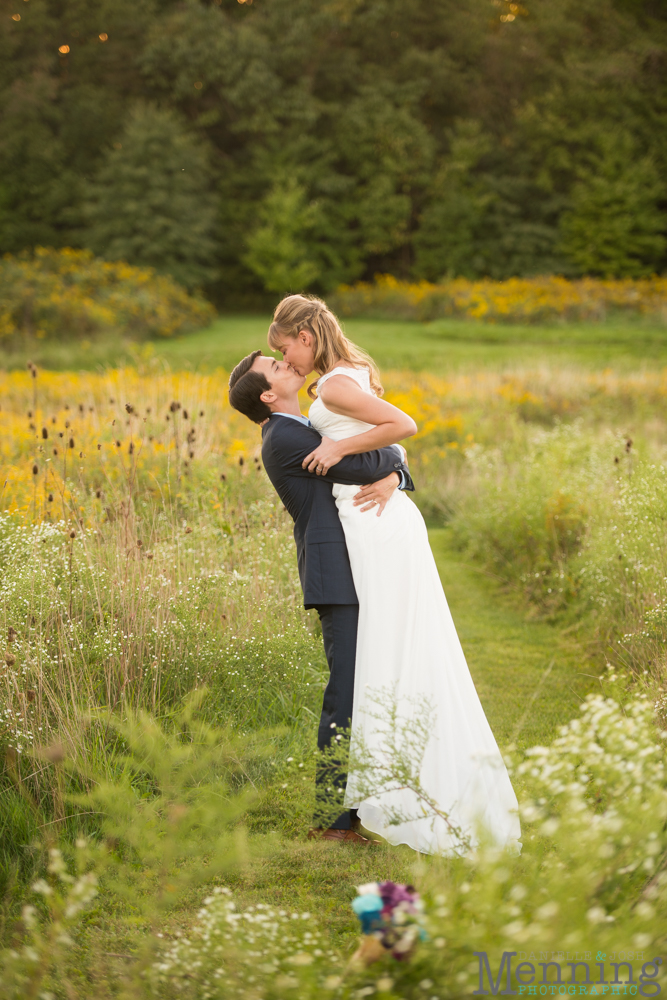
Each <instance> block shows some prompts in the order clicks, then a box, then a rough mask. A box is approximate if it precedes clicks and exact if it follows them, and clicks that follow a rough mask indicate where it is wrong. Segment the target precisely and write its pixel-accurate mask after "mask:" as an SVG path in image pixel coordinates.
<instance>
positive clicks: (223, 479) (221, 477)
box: [220, 472, 227, 483]
mask: <svg viewBox="0 0 667 1000" xmlns="http://www.w3.org/2000/svg"><path fill="white" fill-rule="evenodd" d="M220 479H221V480H222V481H223V483H226V482H227V476H226V475H225V474H224V472H221V473H220Z"/></svg>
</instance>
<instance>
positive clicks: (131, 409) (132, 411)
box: [125, 403, 134, 413]
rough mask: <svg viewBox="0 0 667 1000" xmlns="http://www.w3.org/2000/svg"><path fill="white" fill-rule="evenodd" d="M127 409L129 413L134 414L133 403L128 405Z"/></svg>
mask: <svg viewBox="0 0 667 1000" xmlns="http://www.w3.org/2000/svg"><path fill="white" fill-rule="evenodd" d="M125 409H126V410H127V412H128V413H134V407H133V406H132V404H131V403H126V404H125Z"/></svg>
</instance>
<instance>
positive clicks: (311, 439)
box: [262, 413, 414, 829]
mask: <svg viewBox="0 0 667 1000" xmlns="http://www.w3.org/2000/svg"><path fill="white" fill-rule="evenodd" d="M262 437H263V442H262V460H263V462H264V468H265V469H266V472H267V475H268V477H269V479H270V480H271V482H272V483H273V485H274V487H275V489H276V492H277V493H278V496H279V497H280V499H281V500H282V502H283V503H284V505H285V507H286V508H287V511H288V512H289V514H290V516H291V518H292V520H293V521H294V540H295V542H296V551H297V558H298V564H299V578H300V580H301V587H302V589H303V603H304V607H306V608H316V609H317V612H318V614H319V616H320V620H321V622H322V638H323V641H324V650H325V653H326V657H327V663H328V664H329V683H328V684H327V687H326V690H325V692H324V699H323V704H322V716H321V719H320V727H319V731H318V740H317V743H318V746H319V747H320V749H322V748H323V747H325V746H328V745H329V743H330V741H331V739H332V737H333V736H334V735H335V733H336V728H337V727H341V728H345V727H346V726H349V725H350V721H351V718H352V698H353V694H354V663H355V657H356V645H357V622H358V618H359V602H358V600H357V593H356V591H355V589H354V581H353V579H352V570H351V569H350V560H349V557H348V554H347V546H346V544H345V533H344V531H343V526H342V524H341V523H340V518H339V516H338V508H337V507H336V502H335V500H334V498H333V496H332V493H331V487H332V484H333V483H342V484H344V485H359V486H363V485H365V484H367V483H374V482H377V481H378V480H379V479H384V478H385V476H388V475H389V474H390V473H391V472H397V473H399V475H400V474H401V473H403V478H404V487H403V488H404V489H408V490H412V489H414V485H413V483H412V479H411V478H410V473H409V472H408V468H407V466H406V465H405V463H404V462H403V461H402V460H401V459H400V457H399V455H398V452H397V451H396V450H395V449H394V448H380V449H378V450H377V451H368V452H365V453H364V454H362V455H348V456H347V457H346V458H343V459H342V460H341V461H340V462H339V463H338V464H337V465H335V466H333V468H332V469H330V470H329V473H328V474H327V475H323V476H317V475H315V473H312V472H308V471H307V470H306V469H303V468H302V467H301V463H302V462H303V460H304V458H305V457H306V455H308V454H310V452H311V451H314V449H315V448H317V446H318V445H319V443H320V441H321V440H322V439H321V437H320V435H319V434H318V433H317V431H316V430H314V428H312V427H307V426H306V425H305V424H303V423H301V422H300V421H299V420H295V419H292V418H291V417H288V416H282V415H280V414H275V413H274V414H272V416H271V419H270V420H269V422H268V423H267V424H265V425H264V427H263V429H262ZM374 516H375V515H374V514H372V513H371V512H370V511H369V513H368V517H374ZM341 781H344V778H343V776H342V775H340V774H338V775H333V776H332V774H331V773H330V772H327V771H326V770H324V769H322V768H320V770H319V771H318V775H317V784H318V789H319V795H320V796H321V797H322V798H326V788H325V786H326V785H327V783H328V785H331V784H332V782H333V783H335V784H336V785H339V784H340V782H341ZM315 823H316V825H319V823H318V819H317V816H316V817H315ZM331 825H332V826H333V827H334V828H337V829H349V827H350V813H349V811H348V812H345V813H343V814H342V815H341V816H340V817H339V818H338V820H337V821H336V822H335V823H333V824H331Z"/></svg>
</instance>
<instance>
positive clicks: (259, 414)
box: [229, 351, 271, 424]
mask: <svg viewBox="0 0 667 1000" xmlns="http://www.w3.org/2000/svg"><path fill="white" fill-rule="evenodd" d="M260 354H262V351H253V352H252V354H249V355H248V356H247V358H244V359H243V361H239V363H238V364H237V366H236V368H235V369H234V371H233V372H232V374H231V375H230V376H229V402H230V403H231V405H232V406H233V407H234V409H235V410H238V411H239V413H242V414H243V415H244V416H246V417H248V419H249V420H254V421H255V423H256V424H261V422H262V420H266V419H267V418H268V417H270V416H271V410H270V409H269V408H268V406H267V405H266V403H264V402H263V401H262V400H261V399H260V398H259V397H260V396H261V395H262V393H263V392H270V391H271V383H270V382H269V380H268V379H267V377H266V375H263V374H262V372H253V371H250V369H251V368H252V366H253V363H254V361H255V358H258V357H259V356H260Z"/></svg>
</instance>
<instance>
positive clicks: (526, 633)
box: [429, 528, 599, 747]
mask: <svg viewBox="0 0 667 1000" xmlns="http://www.w3.org/2000/svg"><path fill="white" fill-rule="evenodd" d="M429 537H430V540H431V547H432V549H433V554H434V556H435V559H436V563H437V565H438V570H439V572H440V578H441V579H442V583H443V586H444V588H445V593H446V595H447V600H448V601H449V606H450V609H451V612H452V615H453V618H454V622H455V624H456V628H457V631H458V633H459V638H460V639H461V644H462V646H463V649H464V651H465V654H466V658H467V660H468V666H469V667H470V672H471V673H472V676H473V679H474V681H475V685H476V687H477V691H478V694H479V696H480V699H481V701H482V704H483V706H484V711H485V712H486V716H487V718H488V720H489V722H490V724H491V728H492V729H493V732H494V734H495V736H496V739H497V741H498V743H499V745H500V746H501V747H502V746H503V745H507V744H508V743H510V742H511V741H512V740H513V739H514V741H515V742H516V743H517V746H524V747H525V746H533V745H535V744H537V743H542V744H543V743H547V742H550V741H551V739H552V738H553V737H554V736H555V735H556V730H557V728H558V726H560V725H562V724H563V723H564V722H567V721H568V720H569V719H571V718H574V716H576V715H577V714H578V710H579V705H580V703H581V701H582V700H583V698H584V697H585V696H586V694H588V693H589V692H590V691H595V690H598V689H599V682H598V681H597V679H596V676H597V671H596V670H595V667H594V666H593V665H592V664H590V663H587V662H586V660H585V658H584V657H583V655H582V653H581V650H580V648H579V647H578V645H577V644H576V643H575V642H574V641H572V640H568V639H567V637H564V636H562V635H561V634H560V632H559V630H558V629H557V628H556V627H555V626H553V625H550V624H547V623H545V622H531V621H529V620H527V619H526V617H525V614H524V613H523V612H521V611H520V610H517V609H516V608H515V607H513V606H512V604H511V602H510V601H509V600H508V598H507V597H506V596H505V595H503V594H501V593H500V592H499V590H498V587H497V586H496V585H495V584H494V583H493V581H491V580H489V579H488V577H487V576H486V575H485V573H484V572H483V571H482V570H480V569H479V568H478V567H476V566H474V565H472V564H470V563H467V562H465V561H464V559H463V558H462V556H461V555H460V554H459V553H457V552H455V551H454V549H453V548H452V546H451V545H450V543H449V537H448V532H447V529H445V528H441V529H435V530H432V531H431V532H430V533H429ZM515 734H518V735H515Z"/></svg>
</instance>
